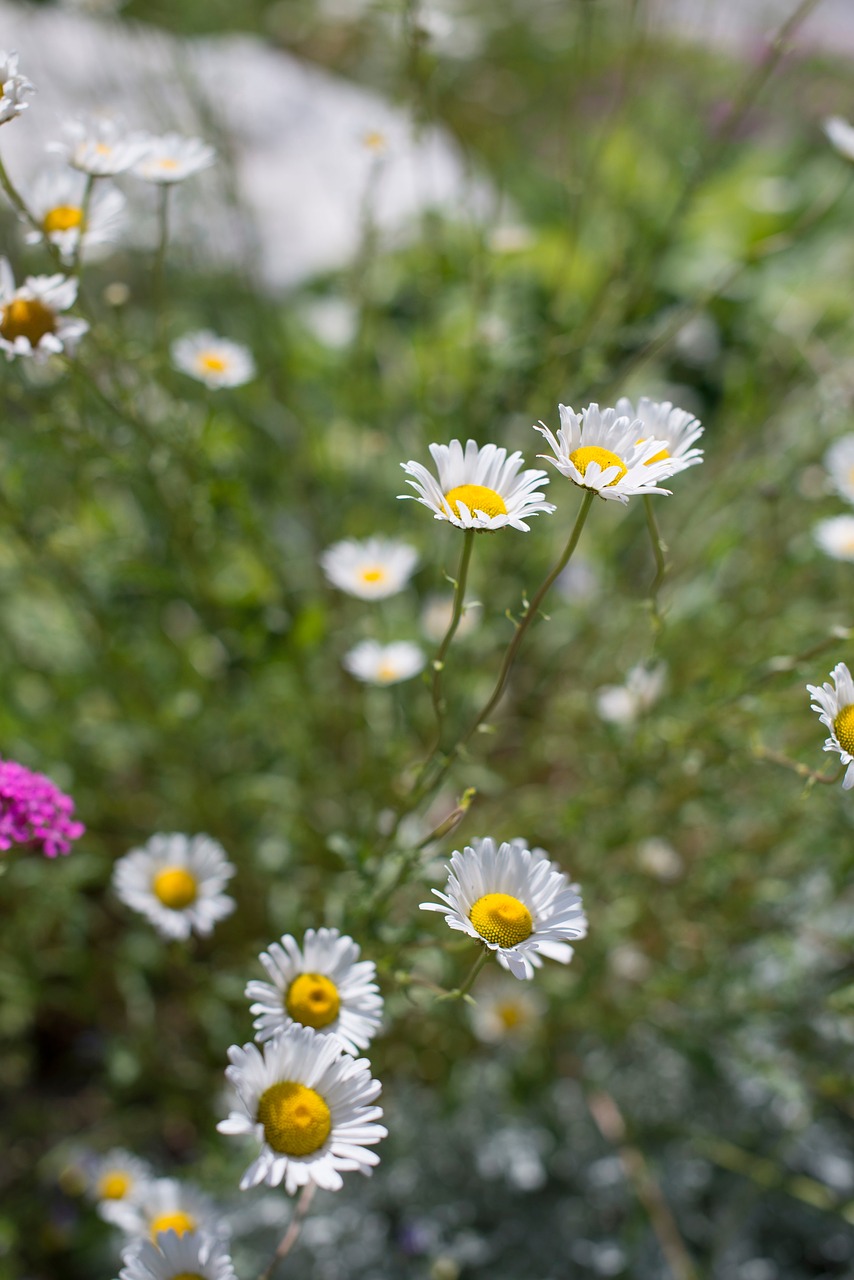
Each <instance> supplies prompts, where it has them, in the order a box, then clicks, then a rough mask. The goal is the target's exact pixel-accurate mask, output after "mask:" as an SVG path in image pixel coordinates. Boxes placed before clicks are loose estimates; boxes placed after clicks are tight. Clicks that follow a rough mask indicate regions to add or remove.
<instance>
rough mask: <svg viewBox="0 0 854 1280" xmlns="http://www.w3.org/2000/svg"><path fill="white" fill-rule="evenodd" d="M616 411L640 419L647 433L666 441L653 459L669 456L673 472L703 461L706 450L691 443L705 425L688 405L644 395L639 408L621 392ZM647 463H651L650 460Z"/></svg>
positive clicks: (624, 415)
mask: <svg viewBox="0 0 854 1280" xmlns="http://www.w3.org/2000/svg"><path fill="white" fill-rule="evenodd" d="M617 413H618V414H619V415H620V417H624V418H631V419H632V420H633V421H634V420H636V419H639V420H640V421H641V422H642V423H643V434H644V437H649V436H652V438H653V439H654V440H663V441H664V443H665V446H666V447H665V448H664V449H662V450H661V451H660V452H659V453H656V454H655V455H654V456H653V458H652V459H651V461H652V462H661V461H663V460H664V459H665V458H667V459H669V461H670V465H671V467H672V471H673V474H674V475H676V473H677V472H678V471H685V470H686V469H687V468H688V467H696V466H697V465H698V463H700V462H702V461H703V450H702V449H695V448H693V447H692V446H693V445H694V442H695V441H696V440H699V439H700V436H701V435H702V434H703V427H702V426H701V425H700V422H699V421H698V419H697V418H695V417H694V415H693V413H689V412H688V411H687V409H677V408H676V407H675V406H674V405H673V404H671V403H670V401H669V400H662V401H661V402H660V403H659V401H657V400H648V399H647V397H646V396H641V398H640V400H638V407H637V411H636V410H635V407H634V405H633V404H632V402H631V400H628V399H626V397H625V396H621V397H620V399H619V400H618V401H617ZM638 443H642V442H640V441H639V442H638ZM646 465H647V466H649V463H647V464H646Z"/></svg>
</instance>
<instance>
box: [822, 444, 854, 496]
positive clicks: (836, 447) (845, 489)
mask: <svg viewBox="0 0 854 1280" xmlns="http://www.w3.org/2000/svg"><path fill="white" fill-rule="evenodd" d="M824 465H825V468H826V470H827V474H828V478H829V480H830V483H831V486H832V487H833V488H834V489H835V490H836V492H837V493H838V494H839V496H840V497H841V498H846V499H847V500H848V502H854V435H847V436H840V437H839V439H838V440H835V441H834V442H833V444H832V445H831V446H830V448H829V449H828V450H827V452H826V453H825V455H824Z"/></svg>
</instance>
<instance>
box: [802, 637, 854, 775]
mask: <svg viewBox="0 0 854 1280" xmlns="http://www.w3.org/2000/svg"><path fill="white" fill-rule="evenodd" d="M830 675H831V679H832V680H833V684H832V685H831V684H828V683H827V681H825V682H824V684H823V685H822V686H821V688H819V687H818V686H817V685H814V684H808V685H807V691H808V692H809V693H811V694H812V696H813V697H814V698H815V702H813V703H811V704H810V705H811V707H812V709H813V711H817V712H818V718H819V720H820V721H821V723H822V724H824V725H827V727H828V729H829V730H830V737H829V738H828V739H827V741H826V742H825V744H824V749H825V751H836V752H837V753H838V755H839V756H840V757H841V759H842V763H843V764H844V765H847V769H846V771H845V777H844V778H843V779H842V788H843V790H844V791H850V790H851V788H852V787H854V680H852V679H851V672H850V671H849V670H848V668H847V667H846V665H845V663H844V662H837V664H836V666H835V667H834V668H833V670H832V671H831V673H830ZM834 686H835V687H834Z"/></svg>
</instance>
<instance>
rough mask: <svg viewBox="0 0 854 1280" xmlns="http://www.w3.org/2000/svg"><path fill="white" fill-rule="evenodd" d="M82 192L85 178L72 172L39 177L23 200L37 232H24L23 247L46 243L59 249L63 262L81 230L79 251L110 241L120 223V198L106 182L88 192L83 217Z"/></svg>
mask: <svg viewBox="0 0 854 1280" xmlns="http://www.w3.org/2000/svg"><path fill="white" fill-rule="evenodd" d="M85 192H86V178H85V177H84V176H83V174H82V173H78V172H76V171H75V170H73V169H57V170H51V171H47V172H44V173H42V174H40V175H39V177H38V178H37V179H36V181H35V184H34V185H33V190H32V193H31V194H30V195H29V196H28V197H27V207H28V208H29V209H30V210H31V212H32V213H33V214H34V215H35V217H36V218H37V220H38V222H39V227H40V229H36V228H35V227H33V228H31V229H30V230H29V231H28V232H27V234H26V241H27V244H39V243H40V241H42V240H49V241H50V243H51V244H54V245H56V247H57V248H58V249H59V252H60V254H61V256H62V259H63V261H64V262H70V261H71V260H72V258H73V257H74V254H75V252H76V249H77V243H78V241H79V240H80V233H81V229H82V232H83V248H84V249H85V250H87V251H88V250H91V249H93V248H97V247H98V246H101V245H104V244H108V243H109V242H110V241H112V240H114V239H115V238H116V232H117V231H118V230H119V229H120V227H121V224H122V221H123V214H124V208H125V198H124V196H123V195H122V193H121V192H120V191H119V190H117V189H116V188H115V187H112V186H110V185H108V184H106V183H105V184H102V185H99V186H97V187H96V188H95V190H94V191H93V192H92V193H91V195H90V198H89V207H88V209H87V210H86V212H85V214H84V208H83V206H84V201H85ZM84 217H85V223H86V225H85V227H84V225H83V223H84Z"/></svg>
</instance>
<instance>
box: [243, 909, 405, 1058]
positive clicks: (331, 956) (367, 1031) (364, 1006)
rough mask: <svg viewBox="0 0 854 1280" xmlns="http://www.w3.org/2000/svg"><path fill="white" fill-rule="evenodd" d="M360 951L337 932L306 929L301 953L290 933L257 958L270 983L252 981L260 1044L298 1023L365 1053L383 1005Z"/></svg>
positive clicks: (350, 1049)
mask: <svg viewBox="0 0 854 1280" xmlns="http://www.w3.org/2000/svg"><path fill="white" fill-rule="evenodd" d="M359 954H360V948H359V946H358V944H357V943H355V942H354V941H353V939H352V938H348V937H347V936H346V935H345V936H344V937H342V936H341V935H340V934H339V932H338V930H337V929H317V930H315V929H308V930H306V934H305V938H304V940H303V947H302V951H300V949H299V946H298V945H297V941H296V939H295V938H293V937H291V935H290V934H289V933H286V934H285V935H284V937H283V938H282V940H281V943H279V942H274V943H273V944H272V946H271V947H270V948H269V950H268V951H262V953H261V955H260V956H259V959H260V961H261V963H262V964H263V966H264V968H265V969H266V970H267V973H268V974H269V976H270V979H271V983H272V985H271V983H267V982H250V983H249V984H248V985H247V987H246V997H247V999H248V1000H254V1001H256V1003H255V1004H253V1005H252V1007H251V1009H250V1012H251V1013H253V1014H255V1015H257V1017H256V1020H255V1030H256V1031H257V1033H258V1034H257V1036H256V1039H257V1040H260V1041H262V1042H263V1041H265V1040H273V1039H275V1037H276V1036H277V1035H280V1034H281V1032H282V1031H284V1030H285V1029H286V1028H287V1027H290V1026H293V1024H294V1023H300V1024H301V1025H302V1026H305V1027H312V1028H313V1029H314V1030H315V1031H317V1032H319V1033H320V1034H321V1035H329V1036H332V1037H333V1038H337V1039H338V1041H339V1042H340V1043H341V1046H342V1047H343V1048H344V1049H345V1050H346V1051H347V1053H357V1052H358V1051H359V1049H367V1047H368V1045H369V1044H370V1043H371V1040H372V1039H373V1038H374V1036H375V1035H376V1033H377V1031H378V1030H379V1025H380V1018H381V1016H382V1008H383V1001H382V996H381V995H380V993H379V988H378V986H377V984H376V982H375V980H374V979H375V978H376V965H375V964H374V962H373V960H360V959H359Z"/></svg>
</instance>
